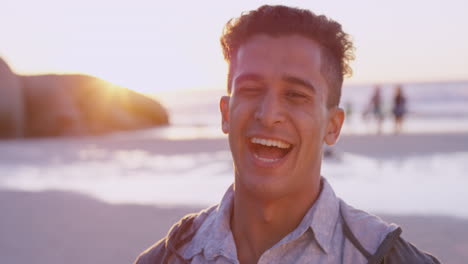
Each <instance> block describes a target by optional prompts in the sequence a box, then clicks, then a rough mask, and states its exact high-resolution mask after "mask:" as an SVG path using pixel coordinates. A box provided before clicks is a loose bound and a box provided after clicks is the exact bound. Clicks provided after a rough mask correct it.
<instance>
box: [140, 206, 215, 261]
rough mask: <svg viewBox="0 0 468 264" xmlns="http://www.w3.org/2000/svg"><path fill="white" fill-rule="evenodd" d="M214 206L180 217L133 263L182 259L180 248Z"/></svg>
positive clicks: (194, 232) (188, 240) (190, 237)
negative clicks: (166, 232) (163, 235)
mask: <svg viewBox="0 0 468 264" xmlns="http://www.w3.org/2000/svg"><path fill="white" fill-rule="evenodd" d="M216 207H217V206H212V207H210V208H207V209H204V210H202V211H200V212H198V213H192V214H188V215H185V216H184V217H182V218H181V219H180V220H179V221H178V222H177V223H175V224H174V225H173V226H172V227H171V229H170V230H169V232H168V234H167V235H166V237H164V238H162V239H161V240H159V241H158V242H156V243H154V244H153V245H152V246H150V247H149V248H148V249H146V250H145V251H143V252H142V253H141V254H140V255H139V256H138V257H137V259H136V260H135V264H150V263H151V264H154V263H166V262H167V260H169V259H171V260H175V259H180V260H183V257H182V256H181V255H180V253H179V250H180V248H182V247H183V246H184V245H185V244H187V243H189V242H190V240H191V239H192V238H193V236H194V235H195V234H196V232H197V230H198V228H199V227H200V226H201V225H202V224H203V223H204V222H205V221H206V219H207V218H208V217H209V216H210V215H211V214H212V213H213V211H214V210H215V209H216ZM174 258H175V259H174ZM171 262H172V261H171Z"/></svg>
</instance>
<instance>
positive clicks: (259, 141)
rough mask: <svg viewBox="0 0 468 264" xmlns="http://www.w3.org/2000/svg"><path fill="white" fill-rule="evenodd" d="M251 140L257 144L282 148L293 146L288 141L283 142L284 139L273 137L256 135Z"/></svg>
mask: <svg viewBox="0 0 468 264" xmlns="http://www.w3.org/2000/svg"><path fill="white" fill-rule="evenodd" d="M250 142H252V143H255V144H260V145H264V146H269V147H277V148H282V149H287V148H290V147H291V145H290V144H288V143H286V142H282V141H279V140H272V139H264V138H255V137H254V138H251V139H250Z"/></svg>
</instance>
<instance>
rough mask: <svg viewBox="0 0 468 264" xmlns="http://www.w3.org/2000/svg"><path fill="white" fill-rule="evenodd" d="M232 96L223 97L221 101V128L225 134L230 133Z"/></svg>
mask: <svg viewBox="0 0 468 264" xmlns="http://www.w3.org/2000/svg"><path fill="white" fill-rule="evenodd" d="M230 99H231V97H230V96H227V95H225V96H222V97H221V100H219V110H220V111H221V127H222V129H223V132H224V134H228V133H229V100H230Z"/></svg>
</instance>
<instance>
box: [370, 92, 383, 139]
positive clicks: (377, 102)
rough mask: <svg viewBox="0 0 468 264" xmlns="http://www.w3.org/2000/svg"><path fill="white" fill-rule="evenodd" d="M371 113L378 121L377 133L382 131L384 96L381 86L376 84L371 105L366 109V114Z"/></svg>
mask: <svg viewBox="0 0 468 264" xmlns="http://www.w3.org/2000/svg"><path fill="white" fill-rule="evenodd" d="M369 113H371V114H372V115H373V118H374V119H375V120H376V122H377V134H380V133H382V123H383V119H384V116H383V111H382V96H381V93H380V86H379V85H376V86H375V87H374V93H373V94H372V97H371V100H370V102H369V106H368V107H367V109H366V112H365V115H367V114H369Z"/></svg>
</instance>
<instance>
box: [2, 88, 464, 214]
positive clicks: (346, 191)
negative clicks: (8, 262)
mask: <svg viewBox="0 0 468 264" xmlns="http://www.w3.org/2000/svg"><path fill="white" fill-rule="evenodd" d="M404 89H405V92H406V93H407V96H408V101H409V109H410V113H409V115H408V119H407V120H406V123H405V128H404V130H405V133H416V132H417V133H421V132H428V133H429V132H430V133H434V132H453V131H458V132H467V133H468V83H467V82H461V83H446V84H411V85H405V88H404ZM343 92H344V94H343V102H348V101H349V102H351V103H352V104H353V108H354V111H353V112H354V113H353V114H352V115H351V118H350V119H351V120H350V121H349V122H348V123H347V124H346V125H345V128H344V133H356V134H367V133H375V130H374V127H373V124H372V123H371V124H369V123H366V122H365V121H363V120H360V117H361V112H362V110H363V109H364V108H365V105H366V104H367V101H368V100H369V97H370V94H371V93H372V87H371V86H349V87H346V88H345V89H344V91H343ZM383 92H384V93H383V95H384V100H385V101H386V105H387V107H386V109H389V103H388V102H389V101H390V100H391V94H392V87H391V86H384V87H383ZM223 94H224V92H223V91H220V90H211V91H187V92H184V93H180V92H177V93H176V92H173V93H165V94H159V95H157V96H158V98H160V100H161V101H162V102H163V103H164V104H165V105H166V106H167V107H168V109H169V111H170V113H171V122H172V126H169V127H166V128H154V129H147V130H143V131H135V132H126V133H122V134H118V133H117V134H115V135H109V136H106V137H105V139H106V142H107V143H106V144H95V143H96V142H99V138H93V139H91V140H84V141H83V140H80V139H71V138H68V139H67V138H65V139H46V140H41V139H33V140H23V141H20V140H12V141H0V189H1V188H8V189H18V190H26V191H41V190H51V189H53V190H67V191H75V192H80V193H84V194H88V195H90V196H93V197H96V198H98V199H102V200H105V201H108V202H111V203H142V204H157V205H167V206H172V205H196V206H207V205H212V204H215V203H217V202H219V200H220V199H221V197H222V195H223V193H224V192H225V190H226V189H227V188H228V187H229V186H230V184H231V183H232V181H233V176H232V174H233V167H232V161H231V156H230V152H229V151H215V152H203V150H201V152H198V153H179V154H177V155H161V154H160V153H158V151H157V145H155V146H154V149H153V150H152V151H147V150H142V149H138V148H137V146H138V144H135V148H133V149H132V148H125V149H124V148H119V147H118V141H115V142H114V143H113V141H112V139H113V138H114V137H116V136H117V137H119V138H124V139H125V140H126V142H127V143H129V144H130V145H132V142H137V141H138V140H141V139H144V140H149V141H148V142H151V140H152V139H155V140H160V139H169V140H179V139H182V138H183V139H187V138H192V139H197V138H221V137H225V135H223V134H222V133H221V130H220V126H219V123H220V117H219V111H218V99H219V97H220V96H221V95H223ZM384 126H385V128H384V133H392V123H391V120H390V119H387V121H386V123H385V124H384ZM93 142H94V143H93ZM428 144H430V142H428ZM466 161H468V151H467V152H453V153H428V154H427V155H420V156H409V157H405V158H397V157H394V158H379V159H377V158H370V157H364V156H358V155H353V154H350V153H344V154H343V156H342V158H341V159H338V160H337V159H325V161H324V164H323V171H322V174H323V175H324V176H325V177H326V178H327V179H328V180H329V181H330V182H331V184H332V186H334V188H335V191H336V193H337V194H338V195H339V196H340V197H342V198H343V199H344V200H346V201H347V202H349V203H350V204H352V205H354V206H356V207H358V208H362V209H365V210H369V211H372V212H378V213H397V214H410V213H411V214H415V213H416V214H446V215H452V216H459V217H464V218H468V207H466V206H464V204H466V203H467V202H468V192H466V187H467V186H468V177H467V174H466V171H468V163H467V162H466Z"/></svg>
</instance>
